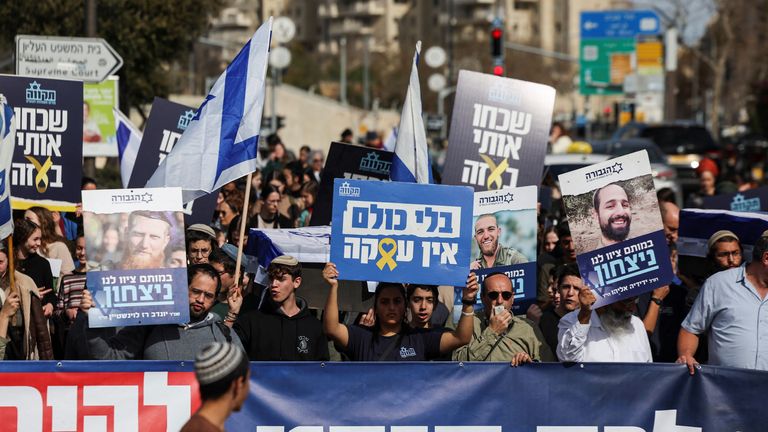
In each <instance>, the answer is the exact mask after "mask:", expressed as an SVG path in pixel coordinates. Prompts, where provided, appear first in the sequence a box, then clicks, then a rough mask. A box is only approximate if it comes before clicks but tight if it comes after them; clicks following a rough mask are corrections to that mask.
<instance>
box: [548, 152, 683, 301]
mask: <svg viewBox="0 0 768 432" xmlns="http://www.w3.org/2000/svg"><path fill="white" fill-rule="evenodd" d="M559 179H560V187H561V189H562V191H563V204H564V205H565V210H566V214H567V215H568V223H569V226H570V230H571V235H572V237H573V242H574V246H575V248H576V254H577V257H576V260H577V262H578V265H579V271H580V272H581V276H582V278H583V279H584V284H585V285H586V286H589V287H590V288H592V290H594V291H595V296H596V297H597V302H596V303H595V307H600V306H605V305H607V304H610V303H614V302H617V301H620V300H622V299H626V298H629V297H633V296H636V295H639V294H641V293H643V292H646V291H650V290H652V289H654V288H658V287H660V286H664V285H668V284H669V283H670V282H671V280H672V277H673V274H672V263H671V261H670V258H669V248H668V247H667V242H666V238H665V237H664V228H663V225H662V223H661V213H660V212H659V204H658V202H657V200H656V193H655V189H654V186H653V177H652V176H651V164H650V162H649V159H648V153H646V152H645V150H643V151H639V152H636V153H632V154H629V155H626V156H621V157H618V158H614V159H610V160H607V161H604V162H601V163H597V164H594V165H590V166H588V167H586V168H582V169H579V170H575V171H571V172H568V173H565V174H561V175H560V176H559Z"/></svg>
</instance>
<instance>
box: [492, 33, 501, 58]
mask: <svg viewBox="0 0 768 432" xmlns="http://www.w3.org/2000/svg"><path fill="white" fill-rule="evenodd" d="M503 56H504V31H503V30H502V29H501V27H498V26H494V27H493V28H491V57H493V58H494V59H496V58H498V57H503Z"/></svg>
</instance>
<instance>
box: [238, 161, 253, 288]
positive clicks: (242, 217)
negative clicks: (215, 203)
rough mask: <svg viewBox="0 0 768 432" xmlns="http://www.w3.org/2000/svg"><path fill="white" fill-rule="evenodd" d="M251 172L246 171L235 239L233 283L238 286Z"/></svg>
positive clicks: (249, 195)
mask: <svg viewBox="0 0 768 432" xmlns="http://www.w3.org/2000/svg"><path fill="white" fill-rule="evenodd" d="M252 177H253V173H250V172H249V173H248V179H247V180H246V182H245V198H244V199H243V211H242V212H241V213H240V238H238V239H237V261H236V262H235V283H236V284H237V285H238V286H240V264H241V261H242V258H243V240H245V224H246V222H247V220H248V201H249V200H250V199H251V180H252Z"/></svg>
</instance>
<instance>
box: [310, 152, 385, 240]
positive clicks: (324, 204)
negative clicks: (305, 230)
mask: <svg viewBox="0 0 768 432" xmlns="http://www.w3.org/2000/svg"><path fill="white" fill-rule="evenodd" d="M325 160H326V161H333V162H332V163H326V164H325V167H324V168H323V174H322V176H321V177H320V190H319V191H318V193H317V199H316V200H315V207H314V209H313V210H312V219H310V222H309V223H310V225H312V226H322V225H330V224H331V208H332V205H333V180H334V179H337V178H345V179H355V180H389V168H390V167H391V166H392V152H389V151H385V150H378V149H374V148H370V147H360V146H357V145H352V144H344V143H340V142H332V143H331V149H330V150H328V157H327V158H326V159H325Z"/></svg>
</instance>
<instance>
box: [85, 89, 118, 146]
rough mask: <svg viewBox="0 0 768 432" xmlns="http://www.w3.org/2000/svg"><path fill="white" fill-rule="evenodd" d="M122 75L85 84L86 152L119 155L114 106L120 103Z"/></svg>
mask: <svg viewBox="0 0 768 432" xmlns="http://www.w3.org/2000/svg"><path fill="white" fill-rule="evenodd" d="M119 94H120V89H119V77H117V76H111V77H109V79H106V80H104V81H102V82H100V83H85V84H84V85H83V156H111V157H117V137H116V131H115V114H114V111H113V110H114V109H115V108H117V107H118V104H119V100H118V97H119Z"/></svg>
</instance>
